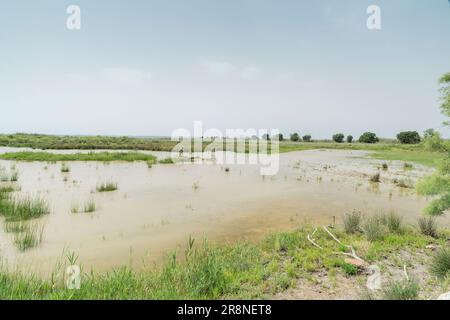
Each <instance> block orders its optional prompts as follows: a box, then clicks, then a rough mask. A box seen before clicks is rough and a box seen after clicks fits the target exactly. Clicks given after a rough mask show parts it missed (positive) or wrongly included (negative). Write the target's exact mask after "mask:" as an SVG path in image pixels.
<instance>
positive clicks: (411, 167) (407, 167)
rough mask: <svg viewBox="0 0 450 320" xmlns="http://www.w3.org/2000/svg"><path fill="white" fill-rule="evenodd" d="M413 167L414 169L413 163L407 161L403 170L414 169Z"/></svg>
mask: <svg viewBox="0 0 450 320" xmlns="http://www.w3.org/2000/svg"><path fill="white" fill-rule="evenodd" d="M412 169H414V166H413V165H412V164H411V163H407V162H405V163H404V164H403V170H412Z"/></svg>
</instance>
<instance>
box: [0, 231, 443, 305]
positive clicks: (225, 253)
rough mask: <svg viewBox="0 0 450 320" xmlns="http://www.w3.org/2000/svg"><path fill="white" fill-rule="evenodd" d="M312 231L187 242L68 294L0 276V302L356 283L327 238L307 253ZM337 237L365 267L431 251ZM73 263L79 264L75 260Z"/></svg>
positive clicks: (242, 292)
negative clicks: (157, 260) (322, 280)
mask: <svg viewBox="0 0 450 320" xmlns="http://www.w3.org/2000/svg"><path fill="white" fill-rule="evenodd" d="M314 229H315V228H314V227H313V226H302V227H301V228H299V229H297V230H295V231H290V232H277V233H273V234H271V235H269V236H267V237H266V239H265V240H263V241H261V242H258V243H247V242H237V243H233V244H220V245H215V244H210V243H208V242H207V241H206V240H204V241H203V242H202V241H194V239H193V238H192V237H190V238H189V241H188V243H187V246H186V247H180V248H179V249H178V251H173V252H171V253H169V254H168V256H167V258H166V260H165V262H164V263H163V264H162V265H159V266H154V267H148V266H146V267H145V268H143V269H142V270H141V271H140V272H134V271H132V270H131V268H130V267H126V266H125V267H121V268H116V269H114V270H113V271H111V272H107V273H94V272H93V271H92V272H85V273H83V274H82V279H83V281H82V284H81V288H80V290H68V289H66V286H65V283H64V281H63V280H62V281H61V280H60V279H59V278H58V276H54V277H53V276H52V279H50V280H49V279H41V278H38V277H33V276H32V275H22V274H19V273H7V272H2V270H1V269H0V280H1V281H0V296H1V297H2V298H4V299H75V300H77V299H263V298H266V299H267V298H268V297H269V298H270V297H272V295H273V294H276V293H278V292H281V291H283V290H285V289H287V288H290V287H293V286H297V285H298V280H299V279H308V280H311V281H312V282H316V281H318V280H319V279H316V276H317V274H318V273H322V274H323V273H327V274H329V275H330V276H331V275H336V273H341V274H342V275H344V276H354V275H355V272H357V271H356V270H355V268H352V267H349V266H347V265H346V264H345V262H344V258H343V257H341V256H340V255H336V254H334V253H335V252H338V251H340V250H341V249H340V246H339V244H337V243H336V241H334V240H333V239H331V237H330V236H329V235H328V234H327V233H326V232H325V231H323V230H321V229H320V228H319V231H318V232H316V233H315V235H314V238H315V240H316V241H317V242H318V243H320V245H321V246H323V249H319V248H317V247H315V246H313V245H311V243H310V242H309V241H308V240H307V235H308V234H311V233H312V232H313V230H314ZM334 232H335V234H336V235H337V236H338V238H339V239H341V240H342V241H343V242H344V243H350V244H352V245H355V248H356V250H357V251H358V253H359V254H361V257H362V258H363V259H366V261H374V259H382V260H384V259H385V255H386V253H388V254H390V255H396V254H398V252H399V250H403V249H405V248H416V247H421V248H425V246H426V245H427V244H428V243H429V238H427V237H424V236H421V235H420V234H418V233H417V232H414V231H412V230H409V229H408V230H407V231H406V234H403V235H392V236H391V238H392V239H390V241H376V242H373V243H369V242H367V241H366V240H365V239H363V238H362V237H361V236H360V235H347V234H345V233H344V232H343V230H338V229H336V230H334ZM436 241H437V240H436ZM362 247H367V251H366V250H361V248H362ZM375 251H377V252H378V251H379V252H378V253H374V252H375ZM366 252H367V253H366ZM369 255H370V256H369ZM71 260H72V261H76V258H72V259H71ZM377 261H379V260H377ZM72 264H73V263H72ZM75 264H78V263H75ZM60 270H64V267H62V268H61V269H60ZM61 272H63V271H61ZM398 288H400V289H398ZM414 291H415V290H410V289H408V290H404V288H403V287H402V286H398V287H395V288H394V289H392V290H391V289H389V290H386V292H388V293H389V295H386V296H389V298H393V299H394V298H395V299H397V298H399V297H400V298H405V297H406V298H411V297H416V296H417V295H416V294H414Z"/></svg>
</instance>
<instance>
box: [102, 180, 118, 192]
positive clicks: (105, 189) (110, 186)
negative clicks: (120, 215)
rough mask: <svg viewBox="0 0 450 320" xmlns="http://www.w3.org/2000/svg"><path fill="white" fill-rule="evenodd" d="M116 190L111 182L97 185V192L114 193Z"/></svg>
mask: <svg viewBox="0 0 450 320" xmlns="http://www.w3.org/2000/svg"><path fill="white" fill-rule="evenodd" d="M117 189H118V186H117V183H116V182H112V181H108V182H102V183H100V184H99V185H97V191H98V192H111V191H116V190H117Z"/></svg>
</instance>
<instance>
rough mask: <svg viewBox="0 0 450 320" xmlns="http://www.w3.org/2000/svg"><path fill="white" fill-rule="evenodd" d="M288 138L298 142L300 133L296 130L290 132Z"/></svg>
mask: <svg viewBox="0 0 450 320" xmlns="http://www.w3.org/2000/svg"><path fill="white" fill-rule="evenodd" d="M290 139H291V141H293V142H298V141H300V135H299V134H298V133H297V132H294V133H293V134H291V137H290Z"/></svg>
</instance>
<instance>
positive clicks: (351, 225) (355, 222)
mask: <svg viewBox="0 0 450 320" xmlns="http://www.w3.org/2000/svg"><path fill="white" fill-rule="evenodd" d="M343 220H344V230H345V232H346V233H348V234H354V233H356V232H358V231H361V222H362V214H361V212H359V211H352V212H351V213H346V214H345V215H344V219H343Z"/></svg>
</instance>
